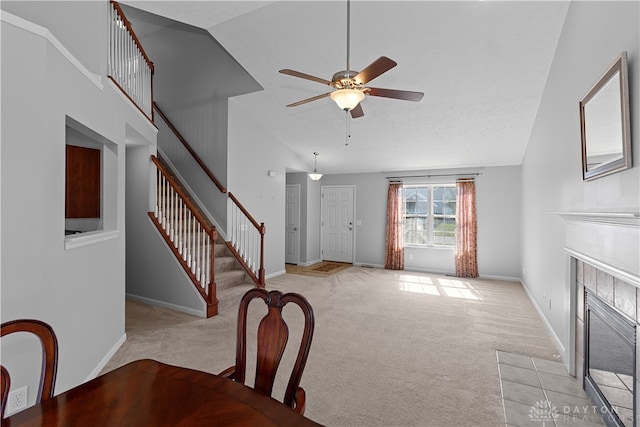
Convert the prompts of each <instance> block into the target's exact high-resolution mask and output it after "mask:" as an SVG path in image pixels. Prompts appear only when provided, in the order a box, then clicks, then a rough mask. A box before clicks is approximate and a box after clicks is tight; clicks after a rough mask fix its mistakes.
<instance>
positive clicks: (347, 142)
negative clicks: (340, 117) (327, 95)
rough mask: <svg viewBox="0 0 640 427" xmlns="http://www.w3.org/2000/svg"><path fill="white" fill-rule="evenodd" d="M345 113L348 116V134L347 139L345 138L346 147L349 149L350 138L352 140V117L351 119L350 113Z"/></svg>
mask: <svg viewBox="0 0 640 427" xmlns="http://www.w3.org/2000/svg"><path fill="white" fill-rule="evenodd" d="M345 113H347V114H346V117H347V132H346V134H345V137H344V145H345V146H346V147H348V146H349V138H351V120H350V119H351V117H350V115H349V112H348V111H345Z"/></svg>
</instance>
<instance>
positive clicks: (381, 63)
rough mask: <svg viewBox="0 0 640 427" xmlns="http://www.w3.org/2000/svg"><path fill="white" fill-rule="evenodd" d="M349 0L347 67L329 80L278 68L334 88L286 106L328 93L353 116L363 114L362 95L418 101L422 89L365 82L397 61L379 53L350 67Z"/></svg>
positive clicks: (282, 71)
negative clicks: (363, 63) (357, 67)
mask: <svg viewBox="0 0 640 427" xmlns="http://www.w3.org/2000/svg"><path fill="white" fill-rule="evenodd" d="M350 9H351V4H350V0H347V69H346V70H344V71H338V72H337V73H335V74H334V75H333V77H332V78H331V80H330V81H329V80H326V79H323V78H320V77H315V76H312V75H310V74H305V73H301V72H299V71H295V70H290V69H288V68H285V69H283V70H280V72H281V73H282V74H287V75H290V76H294V77H299V78H301V79H306V80H311V81H314V82H318V83H322V84H325V85H328V86H331V87H332V88H334V89H335V90H334V91H332V92H327V93H323V94H322V95H317V96H313V97H311V98H307V99H303V100H301V101H298V102H294V103H292V104H289V105H287V107H297V106H298V105H302V104H306V103H308V102H311V101H316V100H318V99H322V98H326V97H330V98H331V99H332V100H333V101H335V103H336V104H338V106H339V107H340V108H341V109H343V110H345V111H347V112H349V113H350V114H351V117H353V118H354V119H356V118H358V117H362V116H364V111H363V110H362V105H360V101H362V100H363V99H364V97H365V95H370V96H379V97H383V98H393V99H400V100H404V101H413V102H418V101H420V100H421V99H422V97H423V96H424V93H422V92H412V91H406V90H396V89H382V88H375V87H367V86H365V85H366V84H367V83H369V82H370V81H371V80H373V79H375V78H376V77H378V76H380V75H381V74H383V73H386V72H387V71H389V70H390V69H392V68H393V67H395V66H396V65H398V64H397V63H396V62H395V61H394V60H392V59H389V58H387V57H386V56H381V57H380V58H378V59H376V60H375V61H373V62H372V63H371V64H369V65H368V66H367V67H366V68H365V69H364V70H362V71H360V72H358V71H354V70H351V66H350V63H349V41H350V40H349V39H350V25H351V24H350V17H351V16H350V15H351V10H350Z"/></svg>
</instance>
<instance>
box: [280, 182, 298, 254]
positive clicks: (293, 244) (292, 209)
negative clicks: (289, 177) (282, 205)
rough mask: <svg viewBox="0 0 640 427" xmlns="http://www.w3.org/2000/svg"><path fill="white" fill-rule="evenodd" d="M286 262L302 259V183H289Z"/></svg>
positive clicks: (286, 220)
mask: <svg viewBox="0 0 640 427" xmlns="http://www.w3.org/2000/svg"><path fill="white" fill-rule="evenodd" d="M286 191H287V196H286V214H285V224H286V225H285V233H286V235H285V245H284V248H285V255H284V262H285V263H288V264H298V262H299V261H300V184H294V185H287V190H286Z"/></svg>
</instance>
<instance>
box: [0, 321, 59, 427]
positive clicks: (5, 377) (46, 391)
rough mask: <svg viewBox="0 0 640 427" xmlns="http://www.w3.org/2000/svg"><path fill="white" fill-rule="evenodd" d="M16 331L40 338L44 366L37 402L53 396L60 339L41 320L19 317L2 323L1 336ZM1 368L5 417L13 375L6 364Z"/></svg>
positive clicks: (0, 416)
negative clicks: (6, 367)
mask: <svg viewBox="0 0 640 427" xmlns="http://www.w3.org/2000/svg"><path fill="white" fill-rule="evenodd" d="M16 332H26V333H31V334H34V335H36V336H37V337H38V338H39V339H40V345H41V346H42V367H41V369H40V384H39V385H38V393H37V394H36V403H38V402H40V401H41V400H47V399H50V398H52V397H53V390H54V387H55V383H56V373H57V370H58V339H57V338H56V334H55V333H54V332H53V329H52V328H51V326H49V325H48V324H46V323H44V322H41V321H40V320H33V319H19V320H12V321H10V322H5V323H3V324H2V325H0V337H4V336H5V335H9V334H13V333H16ZM0 368H2V369H1V370H0V371H1V374H2V375H1V377H0V379H1V380H2V384H1V385H0V391H1V392H2V402H1V404H2V407H1V408H0V419H1V418H4V411H5V408H6V404H7V398H8V396H9V388H10V386H11V377H10V376H9V372H8V371H7V370H6V369H5V367H4V366H1V365H0Z"/></svg>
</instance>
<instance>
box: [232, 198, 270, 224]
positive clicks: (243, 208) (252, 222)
mask: <svg viewBox="0 0 640 427" xmlns="http://www.w3.org/2000/svg"><path fill="white" fill-rule="evenodd" d="M229 198H230V199H231V200H233V203H235V204H236V206H238V208H240V210H241V211H242V213H243V214H244V215H245V216H246V217H247V219H248V220H249V221H251V224H253V226H254V227H255V228H256V229H257V230H260V231H261V229H262V228H264V223H262V224H258V221H256V220H255V219H253V216H251V214H250V213H249V211H248V210H247V209H245V207H244V206H242V203H240V200H238V199H237V198H236V196H234V195H233V193H231V192H229ZM261 234H264V233H263V232H262V231H261Z"/></svg>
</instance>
